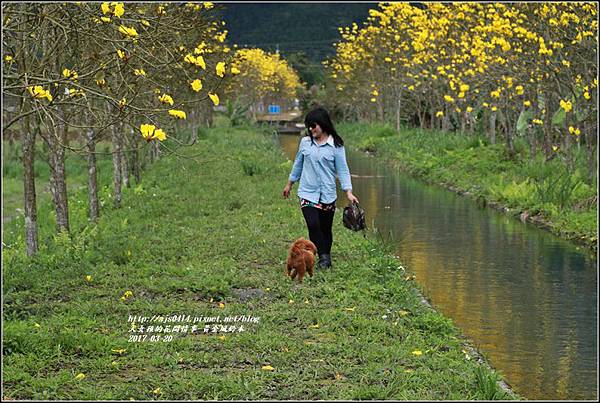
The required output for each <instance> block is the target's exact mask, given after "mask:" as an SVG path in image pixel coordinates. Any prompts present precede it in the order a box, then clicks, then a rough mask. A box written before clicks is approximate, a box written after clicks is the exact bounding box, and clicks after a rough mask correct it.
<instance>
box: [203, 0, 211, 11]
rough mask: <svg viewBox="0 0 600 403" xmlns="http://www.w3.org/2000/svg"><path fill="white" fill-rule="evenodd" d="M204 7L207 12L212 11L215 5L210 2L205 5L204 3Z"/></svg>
mask: <svg viewBox="0 0 600 403" xmlns="http://www.w3.org/2000/svg"><path fill="white" fill-rule="evenodd" d="M202 5H203V6H204V8H205V9H207V10H210V9H211V8H213V3H211V2H210V1H205V2H204V3H202Z"/></svg>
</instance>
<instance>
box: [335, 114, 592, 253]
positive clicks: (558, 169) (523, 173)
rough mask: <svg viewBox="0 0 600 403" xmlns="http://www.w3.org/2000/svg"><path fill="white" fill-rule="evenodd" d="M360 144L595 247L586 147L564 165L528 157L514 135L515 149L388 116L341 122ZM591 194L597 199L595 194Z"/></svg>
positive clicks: (344, 130)
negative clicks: (396, 125)
mask: <svg viewBox="0 0 600 403" xmlns="http://www.w3.org/2000/svg"><path fill="white" fill-rule="evenodd" d="M338 131H339V132H340V133H341V134H342V136H343V137H348V139H349V140H350V142H351V143H353V144H357V145H358V146H357V148H359V149H360V150H363V151H369V152H372V153H376V154H378V155H380V156H381V157H382V158H384V159H387V160H389V161H393V162H394V163H395V164H397V165H399V166H400V167H402V168H403V169H405V170H406V171H408V172H409V173H411V174H413V175H415V176H416V177H419V178H422V179H424V180H426V181H428V182H430V183H436V184H442V185H444V186H447V187H452V188H453V189H455V190H458V191H461V192H468V193H469V194H470V195H472V196H473V197H475V198H477V199H478V201H480V202H481V201H482V200H485V201H486V202H493V203H496V204H500V205H502V206H505V207H507V208H508V209H510V211H511V212H512V213H513V214H515V215H517V216H518V215H520V214H521V213H522V212H525V211H527V212H528V214H529V215H530V216H535V215H537V216H539V217H540V218H542V220H543V221H544V222H546V223H547V224H548V226H549V227H550V229H551V231H552V232H554V233H556V234H558V235H560V236H563V237H564V238H567V239H571V240H574V241H576V242H578V243H582V244H584V245H586V246H588V247H589V248H591V249H592V250H596V249H597V242H598V238H597V228H598V221H597V211H598V204H597V198H596V199H594V198H595V197H597V193H598V188H597V185H596V183H595V182H594V181H590V180H589V179H588V178H587V174H586V167H585V159H584V158H583V150H582V151H581V152H577V151H576V152H575V157H576V162H575V164H574V168H573V169H572V170H568V169H567V167H566V164H565V163H564V161H562V156H561V155H560V154H559V156H558V157H557V158H554V159H553V160H552V161H550V162H546V161H544V160H543V158H542V156H540V155H538V158H536V159H533V160H532V159H531V158H530V157H529V146H528V145H527V144H526V143H525V141H524V140H523V139H519V138H517V139H516V140H515V150H516V156H515V157H514V158H511V157H510V156H509V155H508V152H507V149H506V147H505V146H504V144H489V142H488V140H487V139H485V138H482V137H479V136H473V137H469V136H465V135H461V134H455V133H444V132H437V131H432V130H418V129H403V130H401V131H400V132H399V133H398V132H396V131H395V130H393V129H392V128H391V127H390V126H388V125H385V124H368V123H345V124H340V125H339V130H338ZM594 200H595V201H594Z"/></svg>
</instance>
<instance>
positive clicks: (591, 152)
mask: <svg viewBox="0 0 600 403" xmlns="http://www.w3.org/2000/svg"><path fill="white" fill-rule="evenodd" d="M597 130H598V124H597V123H596V124H595V125H594V126H592V125H590V122H587V121H586V122H584V123H583V133H582V135H583V136H585V144H586V149H587V160H588V176H589V178H590V181H591V183H594V182H596V177H597V175H598V153H597V147H598V137H597V133H596V131H597Z"/></svg>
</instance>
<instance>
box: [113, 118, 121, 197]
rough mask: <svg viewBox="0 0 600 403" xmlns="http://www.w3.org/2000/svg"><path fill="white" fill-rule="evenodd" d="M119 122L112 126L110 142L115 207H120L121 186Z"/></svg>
mask: <svg viewBox="0 0 600 403" xmlns="http://www.w3.org/2000/svg"><path fill="white" fill-rule="evenodd" d="M121 135H122V133H121V124H120V123H117V124H116V125H114V126H113V127H112V144H113V152H112V156H113V183H114V187H115V194H114V205H115V208H120V207H121V197H122V193H121V186H122V185H123V177H122V175H121V172H122V170H121V158H122V152H121V151H122V149H121V140H122V139H121Z"/></svg>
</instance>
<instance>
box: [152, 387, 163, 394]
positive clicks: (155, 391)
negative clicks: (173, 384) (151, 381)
mask: <svg viewBox="0 0 600 403" xmlns="http://www.w3.org/2000/svg"><path fill="white" fill-rule="evenodd" d="M152 393H154V394H155V395H160V393H161V391H160V388H156V389H154V390H153V391H152Z"/></svg>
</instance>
